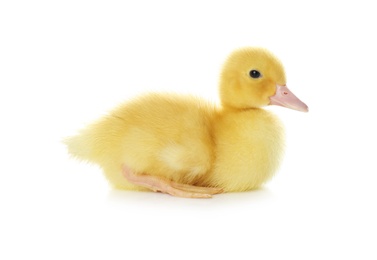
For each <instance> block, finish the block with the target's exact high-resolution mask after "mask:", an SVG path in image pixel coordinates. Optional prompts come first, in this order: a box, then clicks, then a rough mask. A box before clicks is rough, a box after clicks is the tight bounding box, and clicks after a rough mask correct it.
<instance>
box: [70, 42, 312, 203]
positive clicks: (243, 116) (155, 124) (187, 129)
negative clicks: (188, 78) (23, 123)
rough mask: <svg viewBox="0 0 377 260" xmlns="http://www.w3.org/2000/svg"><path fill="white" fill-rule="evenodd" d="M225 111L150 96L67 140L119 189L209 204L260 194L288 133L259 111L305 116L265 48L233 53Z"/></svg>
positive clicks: (226, 72) (225, 81)
mask: <svg viewBox="0 0 377 260" xmlns="http://www.w3.org/2000/svg"><path fill="white" fill-rule="evenodd" d="M219 90H220V99H221V106H216V105H214V104H211V103H208V102H206V101H205V100H201V99H198V98H195V97H190V96H181V95H172V94H148V95H145V96H141V97H139V98H136V99H134V100H132V101H129V102H126V103H125V104H123V105H121V106H119V107H118V108H116V109H115V110H113V111H112V112H111V113H109V114H108V115H107V116H105V117H104V118H102V119H100V120H99V121H97V122H96V123H94V124H92V125H90V126H89V127H87V128H86V129H83V130H82V131H81V132H80V133H79V135H77V136H74V137H71V138H68V139H67V140H66V144H67V145H68V149H69V152H70V153H71V154H72V155H74V156H76V157H78V158H80V159H83V160H87V161H90V162H94V163H97V164H99V165H100V166H101V167H102V169H103V171H104V173H105V175H106V177H107V179H108V180H109V181H110V183H112V184H113V185H114V186H115V187H116V188H120V189H133V190H153V191H160V192H163V193H168V194H171V195H174V196H180V197H191V198H208V197H211V195H213V194H216V193H220V192H231V191H246V190H251V189H256V188H258V187H260V186H261V185H262V184H263V183H264V182H266V181H267V180H269V179H270V178H271V177H272V175H273V174H274V172H275V171H276V170H277V168H278V166H279V162H280V160H281V157H282V153H283V143H284V133H283V129H282V126H281V123H280V122H279V120H278V119H277V118H276V117H275V116H274V115H273V114H272V113H271V112H268V111H266V110H264V109H262V108H261V107H263V106H266V105H280V106H285V107H288V108H292V109H296V110H299V111H308V107H307V106H306V105H305V104H304V103H303V102H301V101H300V100H299V99H298V98H297V97H296V96H295V95H294V94H293V93H292V92H291V91H290V90H289V89H288V88H287V87H286V79H285V73H284V69H283V66H282V64H281V63H280V61H279V60H278V59H277V58H275V57H274V56H273V55H272V54H271V53H270V52H268V51H267V50H265V49H261V48H243V49H239V50H236V51H235V52H233V53H232V54H231V55H230V56H229V58H228V59H227V61H226V62H225V64H224V67H223V70H222V73H221V78H220V89H219Z"/></svg>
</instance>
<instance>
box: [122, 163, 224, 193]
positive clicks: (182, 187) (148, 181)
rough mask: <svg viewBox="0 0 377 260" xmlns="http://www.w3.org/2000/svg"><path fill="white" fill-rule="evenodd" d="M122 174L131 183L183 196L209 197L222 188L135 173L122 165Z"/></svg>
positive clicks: (219, 191)
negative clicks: (194, 184)
mask: <svg viewBox="0 0 377 260" xmlns="http://www.w3.org/2000/svg"><path fill="white" fill-rule="evenodd" d="M123 176H124V177H125V178H126V179H127V180H128V181H129V182H131V183H132V184H135V185H139V186H142V187H145V188H148V189H150V190H153V191H155V192H157V191H159V192H162V193H167V194H170V195H173V196H177V197H184V198H211V197H212V195H213V194H218V193H221V192H222V189H219V188H211V187H199V186H193V185H188V184H182V183H177V182H173V181H170V180H168V179H165V178H162V177H157V176H151V175H145V174H142V175H139V174H135V173H134V172H133V171H132V170H131V169H130V168H128V167H126V166H123Z"/></svg>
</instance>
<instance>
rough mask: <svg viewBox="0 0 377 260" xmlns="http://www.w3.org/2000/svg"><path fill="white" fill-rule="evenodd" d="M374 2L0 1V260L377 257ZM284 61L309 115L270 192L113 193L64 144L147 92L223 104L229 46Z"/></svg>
mask: <svg viewBox="0 0 377 260" xmlns="http://www.w3.org/2000/svg"><path fill="white" fill-rule="evenodd" d="M376 24H377V18H376V8H375V7H374V5H373V1H362V0H359V1H330V0H326V1H311V2H307V1H262V0H260V1H253V0H249V1H235V0H232V1H186V2H183V1H162V0H159V1H79V0H74V1H67V0H66V1H1V3H0V87H1V92H0V116H1V127H0V131H1V135H0V138H1V139H0V141H1V143H0V151H1V163H0V202H1V204H0V210H1V213H0V240H1V241H0V244H1V250H0V258H1V259H32V258H33V259H34V258H35V259H89V258H93V257H98V258H102V259H216V258H220V257H221V259H345V258H349V259H376V258H377V252H376V251H377V247H376V242H377V235H376V234H377V224H376V219H377V213H376V205H377V203H376V198H377V188H376V183H377V177H376V174H377V167H376V145H377V141H376V133H377V128H376V124H375V121H376V113H375V112H376V107H375V99H376V94H377V91H376V88H377V86H376V82H377V79H376V74H377V70H376V60H377V51H376V46H377V41H376V37H375V34H376ZM241 46H263V47H266V48H268V49H270V50H271V51H272V52H274V53H275V54H276V55H277V56H278V57H280V58H281V60H282V61H283V63H284V65H285V67H286V72H287V77H288V86H289V87H290V89H291V90H292V91H293V92H294V93H295V94H296V95H297V96H298V97H299V98H301V99H302V100H303V101H304V102H306V103H307V104H308V106H309V109H310V112H309V113H307V114H305V113H300V112H296V111H292V110H288V109H284V108H280V107H271V108H269V109H271V110H273V111H274V112H276V113H277V114H278V115H279V116H280V117H281V119H282V120H283V122H284V123H285V125H286V130H287V151H286V156H285V160H284V163H283V165H282V166H281V168H280V170H279V172H278V173H277V175H276V177H275V178H274V179H273V181H271V182H269V183H268V184H267V185H266V186H265V187H264V188H263V189H262V190H260V191H255V192H247V193H233V194H222V195H218V196H215V197H214V198H213V199H209V200H195V199H182V198H174V197H170V196H168V195H163V194H154V193H137V192H127V191H124V192H123V191H115V190H112V189H111V188H110V187H109V185H108V184H107V182H106V181H105V179H104V177H103V176H102V174H101V171H100V170H99V169H98V168H97V167H96V166H92V165H88V164H84V163H79V162H77V161H75V160H72V159H71V158H69V156H68V155H67V153H66V149H65V147H64V146H63V145H62V144H61V142H60V140H61V139H62V138H63V137H65V136H68V135H71V134H74V133H75V131H76V130H77V129H79V128H81V127H82V126H84V125H85V124H86V123H88V122H90V121H92V120H94V119H96V118H98V117H99V116H101V115H103V114H104V113H105V112H106V111H108V110H109V109H111V108H112V107H113V106H115V105H116V104H118V103H119V102H121V101H123V100H125V99H128V98H132V97H133V96H135V95H136V94H137V93H140V92H141V93H144V92H147V91H151V90H156V91H165V90H170V91H176V92H179V93H193V94H198V95H201V96H204V97H206V98H208V99H211V100H216V99H217V81H218V74H219V69H220V66H221V64H222V62H223V60H224V59H225V57H226V56H227V55H228V54H229V52H230V51H232V50H233V49H234V48H237V47H241Z"/></svg>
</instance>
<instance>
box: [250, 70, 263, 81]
mask: <svg viewBox="0 0 377 260" xmlns="http://www.w3.org/2000/svg"><path fill="white" fill-rule="evenodd" d="M249 75H250V77H252V78H253V79H257V78H260V77H262V74H260V72H259V71H257V70H250V72H249Z"/></svg>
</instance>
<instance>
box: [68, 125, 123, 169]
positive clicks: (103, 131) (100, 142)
mask: <svg viewBox="0 0 377 260" xmlns="http://www.w3.org/2000/svg"><path fill="white" fill-rule="evenodd" d="M122 127H124V125H123V124H122V122H121V121H120V120H119V119H115V118H112V117H105V118H103V119H102V120H100V121H98V122H95V123H94V124H92V125H89V126H88V127H87V128H84V129H83V130H81V131H80V132H79V133H78V135H76V136H72V137H68V138H66V139H64V140H63V143H65V144H66V145H67V148H68V152H69V153H70V154H71V155H72V156H74V157H76V158H77V159H80V160H84V161H89V162H93V163H97V164H102V163H103V161H104V160H108V159H109V158H114V156H115V155H117V154H119V149H120V146H119V144H120V140H121V136H122V134H121V133H122V130H123V128H122Z"/></svg>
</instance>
